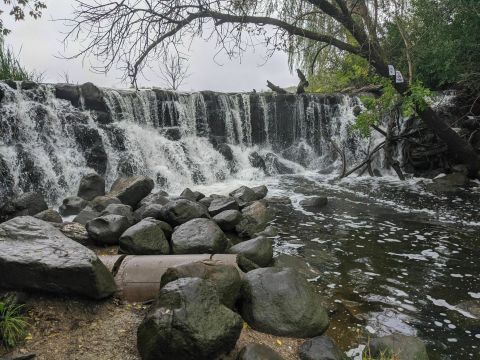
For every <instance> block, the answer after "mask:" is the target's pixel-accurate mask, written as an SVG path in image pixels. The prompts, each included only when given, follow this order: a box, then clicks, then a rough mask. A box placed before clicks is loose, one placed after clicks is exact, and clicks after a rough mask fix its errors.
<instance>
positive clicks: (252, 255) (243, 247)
mask: <svg viewBox="0 0 480 360" xmlns="http://www.w3.org/2000/svg"><path fill="white" fill-rule="evenodd" d="M228 253H229V254H241V255H243V256H245V257H246V258H247V259H249V260H251V261H253V262H254V263H255V264H257V265H258V266H260V267H266V266H269V265H270V264H271V262H272V259H273V241H272V240H271V239H267V238H266V237H264V236H259V237H257V238H255V239H251V240H247V241H243V242H241V243H239V244H237V245H234V246H232V247H231V248H230V249H228Z"/></svg>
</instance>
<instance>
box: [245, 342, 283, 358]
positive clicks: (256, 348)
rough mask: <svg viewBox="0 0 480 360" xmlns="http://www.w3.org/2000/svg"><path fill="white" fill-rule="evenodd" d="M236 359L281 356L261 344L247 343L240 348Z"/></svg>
mask: <svg viewBox="0 0 480 360" xmlns="http://www.w3.org/2000/svg"><path fill="white" fill-rule="evenodd" d="M237 360H282V357H281V356H280V355H279V354H278V353H277V352H275V351H273V350H272V349H271V348H270V347H268V346H267V345H263V344H247V345H246V346H244V347H243V348H242V350H240V353H239V354H238V357H237Z"/></svg>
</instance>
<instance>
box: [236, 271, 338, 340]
mask: <svg viewBox="0 0 480 360" xmlns="http://www.w3.org/2000/svg"><path fill="white" fill-rule="evenodd" d="M320 304H321V299H319V296H318V294H317V293H316V292H315V290H314V289H313V287H312V286H311V285H310V284H309V283H308V282H307V281H306V280H305V279H304V278H303V277H302V276H301V275H299V274H298V273H297V272H295V271H294V270H293V269H290V268H280V269H279V268H262V269H257V270H252V271H250V272H248V273H247V274H246V275H245V279H244V285H243V287H242V299H241V302H240V313H241V315H242V317H243V319H244V320H245V321H246V322H247V323H248V324H249V325H250V326H251V327H252V328H253V329H255V330H258V331H262V332H266V333H269V334H273V335H279V336H290V337H300V338H306V337H313V336H318V335H321V334H323V332H324V331H325V330H326V329H327V327H328V324H329V321H328V315H327V312H326V310H325V309H324V308H323V307H322V306H321V305H320Z"/></svg>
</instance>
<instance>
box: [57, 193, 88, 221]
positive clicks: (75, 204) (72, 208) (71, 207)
mask: <svg viewBox="0 0 480 360" xmlns="http://www.w3.org/2000/svg"><path fill="white" fill-rule="evenodd" d="M87 205H88V202H87V201H86V200H84V199H82V198H81V197H78V196H70V197H67V198H65V199H63V203H62V205H60V207H59V208H58V211H59V212H60V214H62V215H63V216H70V215H77V214H78V213H80V211H82V210H83V209H84V208H85V207H86V206H87Z"/></svg>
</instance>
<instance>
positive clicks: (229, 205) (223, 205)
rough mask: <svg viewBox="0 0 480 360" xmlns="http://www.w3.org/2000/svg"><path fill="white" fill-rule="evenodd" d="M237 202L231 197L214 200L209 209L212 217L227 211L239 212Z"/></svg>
mask: <svg viewBox="0 0 480 360" xmlns="http://www.w3.org/2000/svg"><path fill="white" fill-rule="evenodd" d="M239 209H240V208H239V206H238V203H237V201H236V200H235V199H234V198H231V197H218V198H215V199H213V200H212V202H211V203H210V205H209V207H208V212H209V213H210V215H212V216H215V215H217V214H220V213H221V212H223V211H226V210H239Z"/></svg>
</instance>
